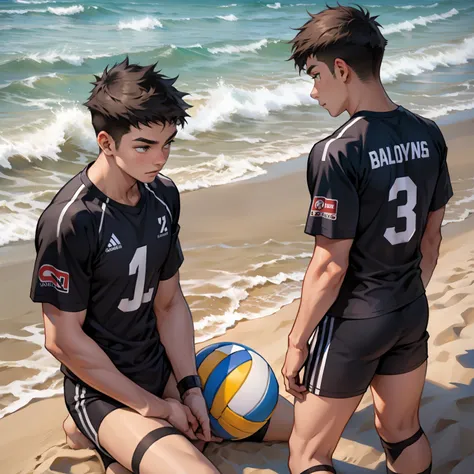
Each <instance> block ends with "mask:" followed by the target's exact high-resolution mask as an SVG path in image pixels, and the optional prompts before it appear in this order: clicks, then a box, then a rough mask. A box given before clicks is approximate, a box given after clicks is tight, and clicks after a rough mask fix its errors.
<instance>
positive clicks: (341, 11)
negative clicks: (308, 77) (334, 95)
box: [289, 4, 387, 80]
mask: <svg viewBox="0 0 474 474" xmlns="http://www.w3.org/2000/svg"><path fill="white" fill-rule="evenodd" d="M326 7H327V9H326V10H323V11H321V12H319V13H317V14H315V15H313V14H311V13H309V12H308V14H309V16H310V17H311V19H310V20H308V21H307V22H306V23H305V24H304V25H303V26H302V27H301V28H296V29H297V30H299V33H298V34H297V35H296V36H295V37H294V38H293V39H292V40H291V41H290V44H292V48H291V50H292V55H291V57H290V58H289V61H291V60H294V61H295V67H298V68H299V73H300V74H301V71H302V70H303V69H304V68H305V65H306V61H307V59H308V57H309V56H313V55H314V56H316V58H317V59H318V61H321V62H324V63H325V64H326V65H327V66H328V68H329V69H330V71H331V72H332V73H333V74H334V60H335V59H336V58H340V59H343V60H344V61H345V62H346V63H347V64H348V65H349V66H350V67H351V68H352V69H353V70H354V71H355V73H356V74H357V75H358V76H359V78H360V79H361V80H367V79H369V78H371V77H377V76H378V75H379V74H380V66H381V64H382V59H383V54H384V51H385V46H386V45H387V40H386V39H385V38H384V37H383V36H382V33H381V32H380V30H379V27H380V26H381V25H380V24H379V23H378V22H377V21H375V20H376V18H377V16H373V17H371V16H370V14H369V12H368V10H366V11H364V10H363V9H362V8H361V7H360V6H359V5H357V7H358V8H354V7H346V6H341V5H339V4H338V6H337V7H330V6H328V5H326Z"/></svg>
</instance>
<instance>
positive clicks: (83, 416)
mask: <svg viewBox="0 0 474 474" xmlns="http://www.w3.org/2000/svg"><path fill="white" fill-rule="evenodd" d="M85 396H86V388H85V387H82V392H80V385H78V384H76V395H75V397H74V400H76V411H77V414H78V415H79V419H80V420H81V423H82V427H83V428H84V431H86V433H87V434H88V435H89V437H90V438H91V439H93V440H94V441H95V445H96V446H97V448H98V449H100V450H101V451H102V452H103V453H104V454H106V455H107V456H110V454H109V453H107V451H105V450H104V449H103V448H102V447H101V446H100V444H99V437H98V435H97V431H96V430H95V428H94V425H93V424H92V422H91V420H90V418H89V415H88V413H87V410H86V406H85V403H86V398H85ZM81 409H82V413H81ZM84 420H85V421H84ZM86 422H87V423H86Z"/></svg>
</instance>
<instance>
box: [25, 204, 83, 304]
mask: <svg viewBox="0 0 474 474" xmlns="http://www.w3.org/2000/svg"><path fill="white" fill-rule="evenodd" d="M50 209H51V212H48V210H47V211H45V213H43V215H42V216H41V218H40V220H39V222H38V225H37V228H36V236H35V247H36V260H35V264H34V269H33V277H32V282H31V292H30V297H31V299H32V300H33V301H34V302H37V303H50V304H52V305H53V306H56V307H57V308H58V309H60V310H61V311H71V312H77V311H82V310H84V309H87V306H88V301H89V292H90V280H91V274H92V263H91V262H92V253H91V244H90V240H91V238H90V234H91V232H92V230H91V229H90V224H89V223H90V219H89V215H88V214H89V213H88V211H82V212H81V214H82V215H75V216H72V217H69V218H67V219H66V218H64V220H62V221H61V225H60V226H59V229H58V227H57V222H58V219H56V216H55V213H54V210H53V209H52V208H50Z"/></svg>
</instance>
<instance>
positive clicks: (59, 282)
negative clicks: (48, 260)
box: [38, 265, 69, 293]
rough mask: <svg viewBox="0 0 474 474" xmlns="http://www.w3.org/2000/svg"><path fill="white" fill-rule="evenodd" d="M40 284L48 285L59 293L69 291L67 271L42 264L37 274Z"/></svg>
mask: <svg viewBox="0 0 474 474" xmlns="http://www.w3.org/2000/svg"><path fill="white" fill-rule="evenodd" d="M38 278H39V281H40V285H41V286H49V287H52V288H54V289H56V290H57V291H59V292H61V293H69V273H67V272H63V271H62V270H58V269H57V268H55V267H53V266H52V265H42V266H41V267H40V269H39V275H38Z"/></svg>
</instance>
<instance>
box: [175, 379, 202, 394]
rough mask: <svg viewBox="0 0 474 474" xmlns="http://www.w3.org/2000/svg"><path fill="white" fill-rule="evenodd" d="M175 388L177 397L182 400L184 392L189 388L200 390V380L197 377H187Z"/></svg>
mask: <svg viewBox="0 0 474 474" xmlns="http://www.w3.org/2000/svg"><path fill="white" fill-rule="evenodd" d="M177 387H178V392H179V395H180V396H181V398H183V395H184V394H185V392H187V391H188V390H189V389H191V388H196V387H197V388H200V389H202V383H201V378H200V377H199V375H187V376H186V377H183V378H182V379H181V380H180V381H179V382H178V385H177Z"/></svg>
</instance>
